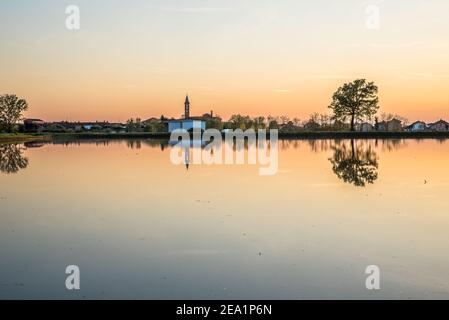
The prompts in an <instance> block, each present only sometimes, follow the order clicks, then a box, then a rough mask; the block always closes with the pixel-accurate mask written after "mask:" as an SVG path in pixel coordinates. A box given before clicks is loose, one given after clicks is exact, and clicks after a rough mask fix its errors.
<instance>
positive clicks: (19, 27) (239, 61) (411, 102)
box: [0, 0, 449, 121]
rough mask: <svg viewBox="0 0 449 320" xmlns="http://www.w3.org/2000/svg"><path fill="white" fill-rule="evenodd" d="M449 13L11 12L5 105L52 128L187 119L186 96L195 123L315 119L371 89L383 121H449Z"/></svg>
mask: <svg viewBox="0 0 449 320" xmlns="http://www.w3.org/2000/svg"><path fill="white" fill-rule="evenodd" d="M69 4H76V5H78V6H79V7H80V10H81V29H80V30H79V31H69V30H67V29H66V27H65V19H66V15H65V7H66V6H67V5H69ZM368 4H378V5H379V7H380V10H381V11H380V13H381V16H380V17H381V25H380V30H369V29H367V28H366V27H365V22H366V19H367V17H368V15H367V14H366V12H365V9H366V6H367V5H368ZM448 13H449V1H447V0H388V1H363V0H342V1H335V0H313V1H312V0H308V1H305V0H226V1H225V0H221V1H217V0H184V1H182V0H147V1H144V0H133V1H123V0H78V1H76V0H72V1H60V0H58V1H57V0H53V1H51V0H40V1H35V0H20V1H17V0H0V42H1V50H0V93H16V94H17V95H19V96H21V97H24V98H26V99H27V100H28V102H29V104H30V110H29V111H28V112H27V114H26V116H27V117H38V118H42V119H45V120H110V121H125V120H126V119H128V118H129V117H137V116H138V117H141V118H143V119H146V118H148V117H151V116H157V117H158V116H160V115H161V114H164V115H166V116H174V117H178V116H180V115H181V114H182V112H183V101H184V96H185V94H186V93H189V95H190V97H191V102H192V113H193V114H202V113H204V112H208V111H210V110H211V109H213V110H214V111H215V113H217V114H220V115H222V116H223V117H225V118H226V117H228V116H230V115H231V114H233V113H242V114H250V115H259V114H260V115H269V114H272V115H283V114H286V115H289V116H290V117H291V118H293V117H299V118H301V119H305V118H307V117H308V115H309V114H310V113H312V112H320V113H324V112H328V109H327V106H328V105H329V103H330V99H331V96H332V93H333V92H334V91H335V90H336V89H337V88H338V86H340V85H341V84H343V83H344V82H347V81H350V80H352V79H355V78H359V77H363V78H367V79H369V80H372V81H375V82H376V83H377V84H378V86H379V90H380V105H381V112H391V113H397V114H400V115H403V116H405V117H407V118H408V119H409V120H417V119H422V120H426V121H433V120H437V119H439V118H448V119H449V17H448Z"/></svg>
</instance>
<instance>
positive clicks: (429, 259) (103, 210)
mask: <svg viewBox="0 0 449 320" xmlns="http://www.w3.org/2000/svg"><path fill="white" fill-rule="evenodd" d="M170 149H171V147H170V146H169V145H168V144H167V143H165V142H158V141H149V140H147V141H137V140H130V141H90V142H86V141H84V142H83V141H75V142H70V143H68V142H67V143H45V144H41V143H31V144H30V143H29V144H26V145H23V144H17V145H15V144H10V145H0V155H1V158H0V257H1V259H0V298H43V299H46V298H62V299H70V298H86V299H90V298H100V299H102V298H105V299H109V298H125V299H132V298H142V299H214V298H220V299H281V298H282V299H303V298H312V299H314V298H324V299H329V298H339V299H356V298H358V299H360V298H361V299H373V298H376V299H377V298H399V299H408V298H437V299H439V298H445V299H447V298H449V271H448V270H449V256H448V255H447V252H449V236H448V235H449V201H448V191H449V170H448V169H447V168H448V159H449V143H448V142H446V141H444V140H421V141H418V140H366V141H362V140H354V141H349V140H343V141H334V140H302V141H300V140H293V141H281V142H279V170H278V173H277V174H276V175H274V176H260V175H259V171H258V169H259V167H258V166H257V165H212V166H208V165H190V166H189V168H188V170H187V169H186V167H185V166H183V165H180V166H175V165H173V164H172V163H171V162H170V157H169V154H170ZM71 264H75V265H78V266H79V267H80V270H81V290H80V291H76V292H72V291H68V290H67V289H66V288H65V277H66V274H65V268H66V266H68V265H71ZM368 265H377V266H379V267H380V269H381V290H379V291H368V290H366V288H365V279H366V277H367V275H366V274H365V268H366V267H367V266H368Z"/></svg>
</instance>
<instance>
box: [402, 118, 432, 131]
mask: <svg viewBox="0 0 449 320" xmlns="http://www.w3.org/2000/svg"><path fill="white" fill-rule="evenodd" d="M426 129H427V124H426V123H425V122H422V121H416V122H414V123H412V124H411V125H409V126H408V127H406V128H405V131H411V132H417V131H425V130H426Z"/></svg>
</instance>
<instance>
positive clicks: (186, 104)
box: [184, 95, 190, 119]
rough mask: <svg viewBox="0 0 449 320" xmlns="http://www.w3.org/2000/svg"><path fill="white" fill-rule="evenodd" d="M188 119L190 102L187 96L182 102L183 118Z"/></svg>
mask: <svg viewBox="0 0 449 320" xmlns="http://www.w3.org/2000/svg"><path fill="white" fill-rule="evenodd" d="M189 117H190V101H189V95H186V101H185V102H184V118H186V119H187V118H189Z"/></svg>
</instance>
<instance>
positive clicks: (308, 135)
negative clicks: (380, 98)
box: [50, 131, 449, 140]
mask: <svg viewBox="0 0 449 320" xmlns="http://www.w3.org/2000/svg"><path fill="white" fill-rule="evenodd" d="M50 136H51V138H52V139H53V140H72V139H78V140H84V139H85V140H89V139H169V138H170V134H169V133H167V132H160V133H147V132H136V133H87V132H86V133H63V134H60V133H57V134H50ZM279 138H280V139H447V138H449V132H321V131H307V132H306V131H304V132H297V133H281V132H280V133H279Z"/></svg>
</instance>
